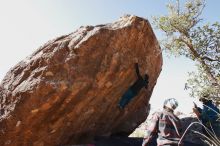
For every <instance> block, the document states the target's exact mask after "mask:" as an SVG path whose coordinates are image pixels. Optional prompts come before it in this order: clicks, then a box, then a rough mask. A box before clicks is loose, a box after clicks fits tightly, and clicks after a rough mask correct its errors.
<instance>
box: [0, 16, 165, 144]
mask: <svg viewBox="0 0 220 146" xmlns="http://www.w3.org/2000/svg"><path fill="white" fill-rule="evenodd" d="M137 59H138V63H139V67H140V72H141V74H142V75H143V74H144V73H145V72H146V73H147V74H148V75H149V86H148V89H144V88H143V89H142V90H141V92H140V93H139V94H138V96H136V97H135V98H134V99H133V100H132V101H131V102H130V103H129V104H128V105H127V106H126V107H125V109H124V110H120V109H119V108H118V107H117V105H118V102H119V101H120V98H121V96H122V95H123V93H124V92H125V91H126V90H127V89H128V88H129V86H131V84H132V83H134V82H135V80H136V74H135V69H134V63H135V60H137ZM161 67H162V54H161V49H160V46H159V44H158V42H157V39H156V37H155V35H154V33H153V31H152V28H151V26H150V24H149V22H148V21H147V20H145V19H142V18H139V17H136V16H124V17H122V18H120V19H119V20H118V21H117V22H114V23H110V24H106V25H98V26H87V27H81V28H79V29H78V30H76V31H75V32H73V33H71V34H69V35H65V36H62V37H59V38H57V39H55V40H52V41H49V42H48V43H46V44H45V45H44V46H42V47H40V48H39V49H38V50H37V51H36V52H34V53H33V54H32V55H31V56H30V57H28V58H26V59H25V60H23V61H21V62H20V63H18V64H17V65H16V66H15V67H14V68H12V69H11V70H10V71H9V72H8V73H7V75H6V76H5V78H4V79H3V81H2V82H1V86H0V110H1V116H0V145H2V146H3V145H7V146H9V145H10V146H55V145H61V144H68V143H73V144H74V143H86V142H89V141H91V140H92V138H93V137H94V136H100V135H105V136H109V135H112V134H114V133H118V132H126V133H130V132H132V130H134V129H135V128H136V127H137V126H138V125H139V124H140V123H141V122H143V121H144V120H145V118H146V116H147V114H146V108H147V105H148V101H149V99H150V96H151V93H152V91H153V88H154V86H155V84H156V81H157V78H158V76H159V74H160V71H161Z"/></svg>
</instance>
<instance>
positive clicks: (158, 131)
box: [142, 98, 183, 146]
mask: <svg viewBox="0 0 220 146" xmlns="http://www.w3.org/2000/svg"><path fill="white" fill-rule="evenodd" d="M177 106H178V102H177V100H176V99H174V98H169V99H166V100H165V101H164V106H163V110H162V111H161V112H156V113H154V114H153V116H152V119H151V123H150V124H149V126H148V128H147V129H146V135H145V137H144V140H143V143H142V146H155V145H157V146H178V143H179V140H180V138H181V132H182V127H181V123H180V119H179V118H178V117H177V116H176V115H174V110H175V109H176V108H177ZM182 145H183V144H181V146H182Z"/></svg>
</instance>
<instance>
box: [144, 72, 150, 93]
mask: <svg viewBox="0 0 220 146" xmlns="http://www.w3.org/2000/svg"><path fill="white" fill-rule="evenodd" d="M144 82H145V86H144V87H145V88H146V89H147V88H148V84H149V76H148V74H145V75H144Z"/></svg>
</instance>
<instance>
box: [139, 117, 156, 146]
mask: <svg viewBox="0 0 220 146" xmlns="http://www.w3.org/2000/svg"><path fill="white" fill-rule="evenodd" d="M158 121H159V117H158V115H157V114H154V115H153V117H152V119H151V120H150V124H149V126H148V127H147V129H146V135H145V136H144V140H143V143H142V146H148V145H149V143H150V142H151V140H152V138H153V137H154V136H155V135H156V134H157V132H158Z"/></svg>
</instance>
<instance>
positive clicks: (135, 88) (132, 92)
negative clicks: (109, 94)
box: [118, 63, 149, 109]
mask: <svg viewBox="0 0 220 146" xmlns="http://www.w3.org/2000/svg"><path fill="white" fill-rule="evenodd" d="M135 70H136V74H137V80H136V81H135V82H134V83H133V84H132V85H131V86H130V87H129V88H128V90H127V91H126V92H125V93H124V94H123V95H122V97H121V100H120V102H119V104H118V106H119V108H121V109H123V108H124V107H125V106H126V105H127V104H128V103H129V102H130V101H131V99H133V98H134V97H135V96H137V95H138V93H139V92H140V90H141V89H142V88H143V87H145V88H146V89H147V87H148V83H149V81H148V79H149V76H148V75H147V74H145V75H144V77H142V76H141V75H140V72H139V67H138V63H135Z"/></svg>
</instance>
